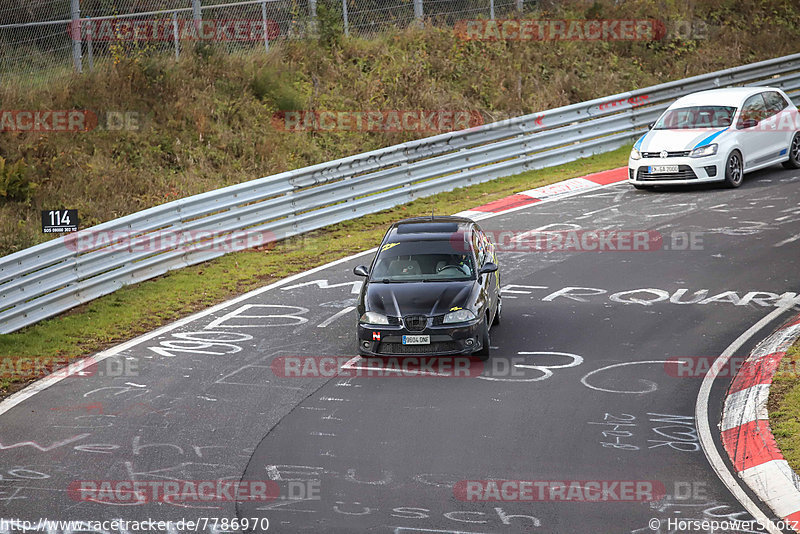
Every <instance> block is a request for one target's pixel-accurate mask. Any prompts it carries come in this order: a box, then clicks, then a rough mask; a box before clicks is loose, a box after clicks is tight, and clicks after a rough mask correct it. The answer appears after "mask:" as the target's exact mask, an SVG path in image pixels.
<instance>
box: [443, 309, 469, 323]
mask: <svg viewBox="0 0 800 534" xmlns="http://www.w3.org/2000/svg"><path fill="white" fill-rule="evenodd" d="M473 319H475V314H474V313H472V312H471V311H469V310H458V311H451V312H450V313H448V314H447V315H445V316H444V322H445V323H466V322H467V321H472V320H473Z"/></svg>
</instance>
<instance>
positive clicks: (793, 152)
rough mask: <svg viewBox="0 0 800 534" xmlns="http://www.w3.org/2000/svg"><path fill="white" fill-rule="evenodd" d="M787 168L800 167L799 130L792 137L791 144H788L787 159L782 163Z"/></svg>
mask: <svg viewBox="0 0 800 534" xmlns="http://www.w3.org/2000/svg"><path fill="white" fill-rule="evenodd" d="M782 165H783V166H784V167H786V168H787V169H800V132H797V133H796V134H794V137H792V144H791V145H789V161H784V162H783V163H782Z"/></svg>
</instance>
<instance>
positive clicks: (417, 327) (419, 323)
mask: <svg viewBox="0 0 800 534" xmlns="http://www.w3.org/2000/svg"><path fill="white" fill-rule="evenodd" d="M403 322H404V323H405V325H406V329H408V331H409V332H422V331H423V330H425V327H426V326H428V318H427V317H426V316H425V315H406V316H405V317H403Z"/></svg>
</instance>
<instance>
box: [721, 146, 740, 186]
mask: <svg viewBox="0 0 800 534" xmlns="http://www.w3.org/2000/svg"><path fill="white" fill-rule="evenodd" d="M743 179H744V166H743V165H742V154H741V152H739V151H738V150H734V151H733V152H731V154H730V156H728V161H727V163H725V186H726V187H731V188H733V187H739V186H740V185H742V180H743Z"/></svg>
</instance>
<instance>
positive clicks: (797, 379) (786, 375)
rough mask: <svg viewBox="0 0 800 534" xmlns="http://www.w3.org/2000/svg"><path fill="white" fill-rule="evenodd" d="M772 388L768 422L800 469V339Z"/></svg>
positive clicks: (781, 366)
mask: <svg viewBox="0 0 800 534" xmlns="http://www.w3.org/2000/svg"><path fill="white" fill-rule="evenodd" d="M778 369H779V370H778V372H777V373H775V376H774V377H773V379H772V386H770V390H769V400H768V402H767V408H768V409H769V426H770V428H771V429H772V434H773V435H774V436H775V441H776V443H777V444H778V447H780V449H781V452H783V456H784V458H786V461H787V462H789V465H790V466H792V469H794V470H795V472H800V372H798V371H799V370H800V340H798V341H797V342H796V343H795V344H794V345H792V347H790V348H789V350H788V351H786V356H784V358H783V360H781V365H780V367H779V368H778Z"/></svg>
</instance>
